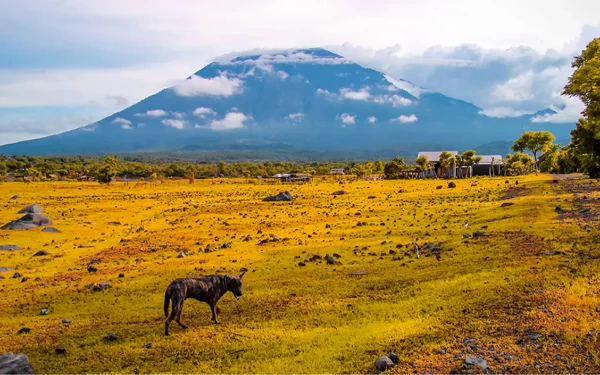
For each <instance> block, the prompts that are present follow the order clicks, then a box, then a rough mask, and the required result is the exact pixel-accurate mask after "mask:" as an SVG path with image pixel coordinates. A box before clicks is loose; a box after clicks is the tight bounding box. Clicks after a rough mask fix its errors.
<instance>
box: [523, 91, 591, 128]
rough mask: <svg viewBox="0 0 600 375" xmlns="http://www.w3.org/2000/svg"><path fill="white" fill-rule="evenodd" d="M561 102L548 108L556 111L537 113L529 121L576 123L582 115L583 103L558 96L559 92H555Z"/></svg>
mask: <svg viewBox="0 0 600 375" xmlns="http://www.w3.org/2000/svg"><path fill="white" fill-rule="evenodd" d="M554 96H555V97H557V98H558V99H559V100H560V101H561V102H562V103H561V105H552V106H550V109H552V110H553V111H555V112H556V113H546V114H544V115H537V116H535V117H533V118H532V119H531V122H552V123H571V124H572V123H576V122H577V121H578V120H579V118H581V117H582V115H581V112H582V111H583V110H584V105H583V103H582V102H581V101H580V100H579V99H576V98H570V97H564V96H560V93H558V92H555V93H554Z"/></svg>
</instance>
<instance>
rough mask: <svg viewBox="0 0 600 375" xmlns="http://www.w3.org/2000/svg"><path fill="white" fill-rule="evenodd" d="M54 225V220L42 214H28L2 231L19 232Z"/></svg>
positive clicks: (4, 227)
mask: <svg viewBox="0 0 600 375" xmlns="http://www.w3.org/2000/svg"><path fill="white" fill-rule="evenodd" d="M50 224H52V220H50V219H49V218H47V217H46V216H43V215H41V214H31V213H29V214H26V215H25V216H23V217H22V218H20V219H17V220H14V221H11V222H10V223H8V224H6V225H4V226H3V227H2V228H0V229H4V230H18V229H33V228H36V227H44V226H48V225H50Z"/></svg>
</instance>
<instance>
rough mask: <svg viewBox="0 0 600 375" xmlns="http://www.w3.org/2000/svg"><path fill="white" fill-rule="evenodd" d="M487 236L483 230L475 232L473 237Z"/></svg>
mask: <svg viewBox="0 0 600 375" xmlns="http://www.w3.org/2000/svg"><path fill="white" fill-rule="evenodd" d="M483 236H485V233H483V232H473V238H479V237H483Z"/></svg>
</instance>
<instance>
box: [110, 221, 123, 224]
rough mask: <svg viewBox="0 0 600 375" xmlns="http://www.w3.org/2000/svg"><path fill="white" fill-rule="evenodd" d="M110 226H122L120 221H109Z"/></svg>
mask: <svg viewBox="0 0 600 375" xmlns="http://www.w3.org/2000/svg"><path fill="white" fill-rule="evenodd" d="M108 224H110V225H121V222H120V221H109V222H108Z"/></svg>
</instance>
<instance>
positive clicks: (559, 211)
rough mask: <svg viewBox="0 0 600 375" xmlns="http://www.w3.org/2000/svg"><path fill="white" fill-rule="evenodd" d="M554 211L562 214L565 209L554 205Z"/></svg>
mask: <svg viewBox="0 0 600 375" xmlns="http://www.w3.org/2000/svg"><path fill="white" fill-rule="evenodd" d="M554 211H556V212H558V213H559V214H564V213H565V212H567V211H565V210H563V209H562V208H560V206H556V207H555V208H554Z"/></svg>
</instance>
